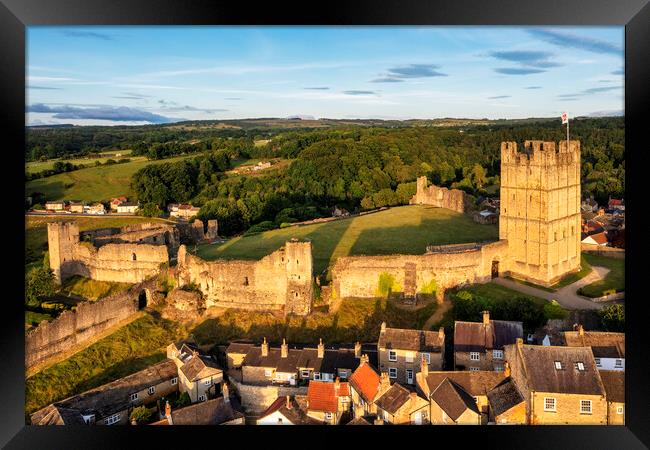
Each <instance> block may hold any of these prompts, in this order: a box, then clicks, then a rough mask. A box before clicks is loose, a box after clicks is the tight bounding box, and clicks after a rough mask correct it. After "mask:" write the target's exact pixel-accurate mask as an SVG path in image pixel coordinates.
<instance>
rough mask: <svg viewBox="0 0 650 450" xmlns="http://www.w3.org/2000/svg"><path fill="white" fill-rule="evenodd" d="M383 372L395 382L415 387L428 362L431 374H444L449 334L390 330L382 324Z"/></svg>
mask: <svg viewBox="0 0 650 450" xmlns="http://www.w3.org/2000/svg"><path fill="white" fill-rule="evenodd" d="M377 353H378V356H379V370H380V372H387V373H388V376H389V377H390V379H391V380H393V381H396V382H399V383H404V384H414V383H415V375H416V374H417V373H418V372H419V370H420V366H421V364H420V361H421V360H422V358H424V359H425V360H426V361H427V365H428V367H429V368H430V369H431V370H442V367H443V362H444V358H445V331H444V329H443V328H442V327H441V328H440V330H438V331H437V332H435V331H423V330H407V329H401V328H387V327H386V322H383V323H382V324H381V330H380V332H379V341H378V342H377Z"/></svg>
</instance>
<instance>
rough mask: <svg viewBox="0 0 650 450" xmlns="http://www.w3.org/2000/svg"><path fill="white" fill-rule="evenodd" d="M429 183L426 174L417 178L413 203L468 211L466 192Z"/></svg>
mask: <svg viewBox="0 0 650 450" xmlns="http://www.w3.org/2000/svg"><path fill="white" fill-rule="evenodd" d="M427 184H428V181H427V177H426V176H423V177H419V178H418V179H417V192H416V193H415V195H414V196H413V198H411V200H410V202H409V203H410V204H411V205H431V206H436V207H438V208H447V209H451V210H452V211H457V212H460V213H462V212H466V211H468V209H469V208H468V205H467V202H468V199H467V196H466V194H465V192H463V191H461V190H458V189H451V190H449V189H447V188H445V187H438V186H436V185H433V184H432V185H431V186H429V187H427Z"/></svg>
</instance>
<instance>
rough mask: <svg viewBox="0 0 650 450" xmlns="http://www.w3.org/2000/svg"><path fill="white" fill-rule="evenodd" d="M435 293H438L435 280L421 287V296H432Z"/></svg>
mask: <svg viewBox="0 0 650 450" xmlns="http://www.w3.org/2000/svg"><path fill="white" fill-rule="evenodd" d="M436 292H438V283H437V282H436V280H435V279H431V281H429V282H428V283H427V284H425V285H424V286H422V290H421V293H422V294H430V295H434V294H435V293H436Z"/></svg>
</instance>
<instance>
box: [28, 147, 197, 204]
mask: <svg viewBox="0 0 650 450" xmlns="http://www.w3.org/2000/svg"><path fill="white" fill-rule="evenodd" d="M198 155H199V153H194V154H191V155H185V156H179V157H175V158H168V159H161V160H158V161H149V160H146V159H141V160H138V161H132V162H129V163H124V164H113V165H110V166H99V167H89V168H86V169H81V170H75V171H73V172H67V173H60V174H58V175H53V176H51V177H47V178H39V179H37V180H32V181H30V182H29V183H27V184H26V186H25V190H26V192H27V195H29V194H31V193H33V192H40V193H42V194H44V195H45V196H46V198H47V200H79V201H86V202H95V201H108V200H110V199H111V198H112V197H118V196H120V195H124V196H126V197H131V196H133V191H131V177H132V176H133V174H134V173H135V172H137V171H138V170H140V169H142V168H143V167H145V166H148V165H150V164H163V163H168V162H176V161H180V160H182V159H185V158H193V157H196V156H198Z"/></svg>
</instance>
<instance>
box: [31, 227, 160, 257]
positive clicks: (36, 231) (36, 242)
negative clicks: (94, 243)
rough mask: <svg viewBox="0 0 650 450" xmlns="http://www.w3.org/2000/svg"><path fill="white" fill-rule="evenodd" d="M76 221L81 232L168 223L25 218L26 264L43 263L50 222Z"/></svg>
mask: <svg viewBox="0 0 650 450" xmlns="http://www.w3.org/2000/svg"><path fill="white" fill-rule="evenodd" d="M70 220H74V221H75V222H77V223H78V224H79V231H85V230H92V229H94V228H111V227H123V226H125V225H130V224H134V223H142V222H166V221H165V220H162V219H152V218H150V217H74V218H72V217H61V216H25V263H31V262H34V261H37V262H41V261H42V260H43V253H44V252H45V251H46V250H47V224H48V222H63V221H70Z"/></svg>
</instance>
